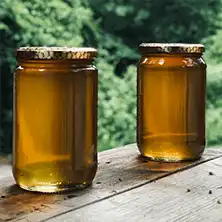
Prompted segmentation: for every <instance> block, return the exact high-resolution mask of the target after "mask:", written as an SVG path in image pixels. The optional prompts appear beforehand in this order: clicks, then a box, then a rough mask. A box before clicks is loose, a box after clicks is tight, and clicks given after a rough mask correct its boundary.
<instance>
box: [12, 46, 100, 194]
mask: <svg viewBox="0 0 222 222" xmlns="http://www.w3.org/2000/svg"><path fill="white" fill-rule="evenodd" d="M96 54H97V51H96V49H94V48H66V47H22V48H19V49H18V50H17V61H18V64H17V67H16V69H15V75H14V83H15V91H14V148H13V152H14V155H13V174H14V178H15V180H16V182H17V184H18V185H19V186H20V187H21V188H23V189H26V190H30V191H39V192H60V191H65V190H70V189H76V188H84V187H87V186H89V185H90V184H91V183H92V180H93V178H94V176H95V173H96V170H97V83H98V73H97V69H96V68H95V66H94V65H93V58H94V57H95V56H96Z"/></svg>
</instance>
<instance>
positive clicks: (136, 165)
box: [0, 144, 222, 221]
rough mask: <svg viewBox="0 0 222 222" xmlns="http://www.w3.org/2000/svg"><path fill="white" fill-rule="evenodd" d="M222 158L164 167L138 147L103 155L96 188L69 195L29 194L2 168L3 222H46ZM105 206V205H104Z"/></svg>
mask: <svg viewBox="0 0 222 222" xmlns="http://www.w3.org/2000/svg"><path fill="white" fill-rule="evenodd" d="M220 156H222V150H220V149H207V150H206V152H205V154H204V156H203V158H202V159H200V160H199V161H196V162H192V163H191V162H190V163H178V164H160V163H154V162H151V161H149V162H143V161H142V160H141V158H140V156H139V153H138V150H137V147H136V146H135V145H134V144H131V145H128V146H125V147H121V148H116V149H112V150H109V151H104V152H102V153H100V154H99V169H98V173H97V175H96V178H95V180H94V183H93V186H92V187H91V188H89V189H86V190H82V191H76V192H72V193H69V194H39V193H32V192H26V191H24V190H22V189H20V188H18V187H17V186H16V185H14V180H13V178H12V175H11V170H9V168H8V167H7V169H6V168H4V167H3V168H2V167H0V175H3V173H2V172H4V176H2V177H0V179H1V183H0V195H1V197H3V198H1V197H0V221H24V220H25V221H44V220H46V219H47V218H53V217H54V216H56V215H60V214H64V213H66V212H72V211H76V210H78V209H81V208H84V207H85V206H88V205H91V204H92V205H94V204H95V203H97V202H99V201H102V200H105V199H108V198H112V197H114V196H116V195H119V194H121V193H125V192H129V191H130V190H133V189H135V188H139V187H143V186H144V185H146V184H148V183H151V182H152V181H155V180H157V179H160V178H162V177H165V176H167V175H170V174H173V173H175V172H177V171H180V170H184V169H187V168H190V167H193V166H195V165H198V164H201V163H203V162H206V161H210V160H212V159H215V158H218V157H220ZM102 202H103V201H102Z"/></svg>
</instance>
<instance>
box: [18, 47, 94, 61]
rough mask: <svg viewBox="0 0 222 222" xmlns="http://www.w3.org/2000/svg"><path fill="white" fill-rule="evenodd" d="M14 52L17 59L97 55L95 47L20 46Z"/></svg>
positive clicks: (89, 57) (72, 57)
mask: <svg viewBox="0 0 222 222" xmlns="http://www.w3.org/2000/svg"><path fill="white" fill-rule="evenodd" d="M16 52H17V58H18V59H30V60H32V59H33V60H44V59H53V60H67V59H92V58H94V57H96V56H97V49H95V48H92V47H47V46H39V47H20V48H18V49H17V51H16Z"/></svg>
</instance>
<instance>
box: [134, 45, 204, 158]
mask: <svg viewBox="0 0 222 222" xmlns="http://www.w3.org/2000/svg"><path fill="white" fill-rule="evenodd" d="M139 50H140V53H141V54H142V58H141V60H140V62H139V64H138V69H137V144H138V147H139V150H140V153H141V154H142V156H144V157H147V158H149V159H152V160H161V161H168V162H177V161H185V160H194V159H198V158H200V157H201V155H202V153H203V151H204V147H205V91H206V64H205V62H204V60H203V58H202V57H201V56H202V54H203V52H204V46H203V45H201V44H161V43H160V44H154V43H150V44H149V43H143V44H141V45H140V47H139Z"/></svg>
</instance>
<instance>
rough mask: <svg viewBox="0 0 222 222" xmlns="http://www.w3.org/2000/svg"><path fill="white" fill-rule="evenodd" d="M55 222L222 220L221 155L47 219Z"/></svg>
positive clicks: (201, 221)
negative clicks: (153, 181)
mask: <svg viewBox="0 0 222 222" xmlns="http://www.w3.org/2000/svg"><path fill="white" fill-rule="evenodd" d="M57 221H66V222H69V221H70V222H71V221H84V222H88V221H90V222H94V221H95V222H100V221H107V222H109V221H115V222H118V221H129V222H131V221H132V222H134V221H149V222H156V221H158V222H163V221H170V222H178V221H189V222H204V221H206V222H209V221H210V222H221V221H222V157H221V158H218V159H214V160H211V161H209V162H205V163H203V164H201V165H199V166H196V167H194V168H190V169H188V170H186V171H183V172H178V173H176V174H173V175H170V176H168V177H165V178H162V179H160V180H157V181H156V182H155V183H150V184H146V185H144V186H141V187H139V188H136V189H133V190H131V191H128V192H124V193H122V194H119V195H116V196H114V197H112V198H109V199H106V200H103V201H99V202H97V203H95V204H93V205H89V206H86V207H83V208H81V209H78V210H75V211H72V212H69V213H66V214H64V215H61V216H58V217H55V218H52V219H50V220H48V222H57Z"/></svg>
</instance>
